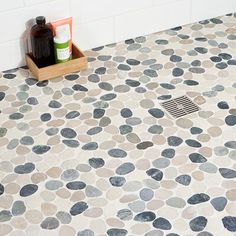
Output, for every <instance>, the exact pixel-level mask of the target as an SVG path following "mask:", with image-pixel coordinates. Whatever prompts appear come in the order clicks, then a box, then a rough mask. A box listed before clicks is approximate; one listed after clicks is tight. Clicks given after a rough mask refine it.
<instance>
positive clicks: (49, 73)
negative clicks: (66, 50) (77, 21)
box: [26, 43, 88, 80]
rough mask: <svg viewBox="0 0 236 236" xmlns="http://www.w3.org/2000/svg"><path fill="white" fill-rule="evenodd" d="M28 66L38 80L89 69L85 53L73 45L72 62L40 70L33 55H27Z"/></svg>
mask: <svg viewBox="0 0 236 236" xmlns="http://www.w3.org/2000/svg"><path fill="white" fill-rule="evenodd" d="M26 64H27V66H28V67H29V69H30V71H31V72H32V74H33V75H34V76H35V77H36V79H38V80H49V79H53V78H56V77H59V76H62V75H65V74H68V73H72V72H76V71H80V70H84V69H86V68H87V67H88V61H87V58H86V57H85V55H84V54H83V52H82V51H81V50H80V49H79V48H78V47H77V46H75V44H74V43H73V44H72V60H70V61H67V62H64V63H59V64H55V65H51V66H47V67H43V68H38V67H37V65H36V64H35V63H34V61H33V60H32V54H31V53H28V54H26Z"/></svg>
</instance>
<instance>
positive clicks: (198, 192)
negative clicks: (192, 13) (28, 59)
mask: <svg viewBox="0 0 236 236" xmlns="http://www.w3.org/2000/svg"><path fill="white" fill-rule="evenodd" d="M235 26H236V15H235V14H230V15H227V16H224V17H221V18H214V19H211V20H207V21H202V22H200V23H196V24H192V25H188V26H184V27H177V28H174V29H172V30H168V31H164V32H161V33H157V34H152V35H149V36H147V37H139V38H136V39H131V40H127V41H126V42H123V43H119V44H113V45H109V46H105V47H101V48H97V49H94V50H91V51H88V52H86V54H87V56H88V58H89V61H90V63H89V69H88V70H86V71H83V72H80V73H78V74H77V73H75V74H70V75H67V76H65V78H57V79H55V80H51V81H43V82H37V81H36V80H35V79H34V78H32V76H31V75H30V73H29V71H28V70H27V69H25V68H21V69H18V70H10V71H5V72H2V74H1V76H0V77H1V78H0V91H1V92H0V127H1V128H0V157H1V158H0V179H1V184H0V195H1V196H0V235H14V236H21V235H29V236H31V235H35V236H36V235H50V236H51V235H60V236H62V235H66V236H70V235H78V236H93V235H96V236H103V235H104V236H105V235H108V236H125V235H127V236H132V235H133V236H134V235H142V236H144V235H145V236H162V235H169V236H176V235H180V236H182V235H188V236H192V235H198V236H211V235H218V236H228V235H235V232H236V217H235V216H236V28H235ZM182 95H187V96H189V97H190V98H192V100H194V101H195V102H196V103H197V104H198V105H199V106H200V107H201V111H199V112H197V113H194V114H191V115H188V116H186V117H183V118H179V119H176V120H174V119H172V118H170V117H169V116H168V115H166V114H165V113H163V109H162V108H161V106H160V102H162V101H165V100H168V99H170V98H175V97H178V96H182Z"/></svg>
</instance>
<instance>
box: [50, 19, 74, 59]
mask: <svg viewBox="0 0 236 236" xmlns="http://www.w3.org/2000/svg"><path fill="white" fill-rule="evenodd" d="M53 40H54V50H55V59H56V63H62V62H66V61H69V60H70V48H69V41H70V27H69V25H68V24H66V25H62V26H58V27H57V28H56V36H55V37H54V38H53Z"/></svg>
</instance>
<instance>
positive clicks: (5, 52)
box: [0, 0, 236, 71]
mask: <svg viewBox="0 0 236 236" xmlns="http://www.w3.org/2000/svg"><path fill="white" fill-rule="evenodd" d="M234 11H236V0H227V1H222V0H207V1H206V0H9V1H3V2H2V3H1V5H0V22H1V23H0V29H1V37H0V51H1V59H0V71H2V70H7V69H11V68H15V67H19V66H22V65H24V64H25V61H24V54H25V48H26V46H25V38H26V35H27V31H26V28H27V27H28V26H30V25H31V24H32V19H33V18H34V17H35V16H37V15H44V16H46V17H47V20H48V21H51V20H55V19H58V18H63V17H67V16H72V17H73V40H74V41H75V43H77V44H78V45H79V46H80V47H81V48H82V49H83V50H86V49H90V48H93V47H98V46H101V45H105V44H109V43H113V42H119V41H122V40H125V39H128V38H132V37H137V36H140V35H145V34H148V33H153V32H157V31H161V30H164V29H168V28H171V27H175V26H178V25H183V24H188V23H191V22H195V21H198V20H203V19H206V18H210V17H214V16H219V15H223V14H226V13H230V12H234Z"/></svg>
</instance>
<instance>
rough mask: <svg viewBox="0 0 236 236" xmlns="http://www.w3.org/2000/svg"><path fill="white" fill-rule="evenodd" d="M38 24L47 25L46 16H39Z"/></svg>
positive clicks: (37, 18)
mask: <svg viewBox="0 0 236 236" xmlns="http://www.w3.org/2000/svg"><path fill="white" fill-rule="evenodd" d="M36 23H37V25H45V23H46V19H45V17H44V16H37V17H36Z"/></svg>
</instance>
